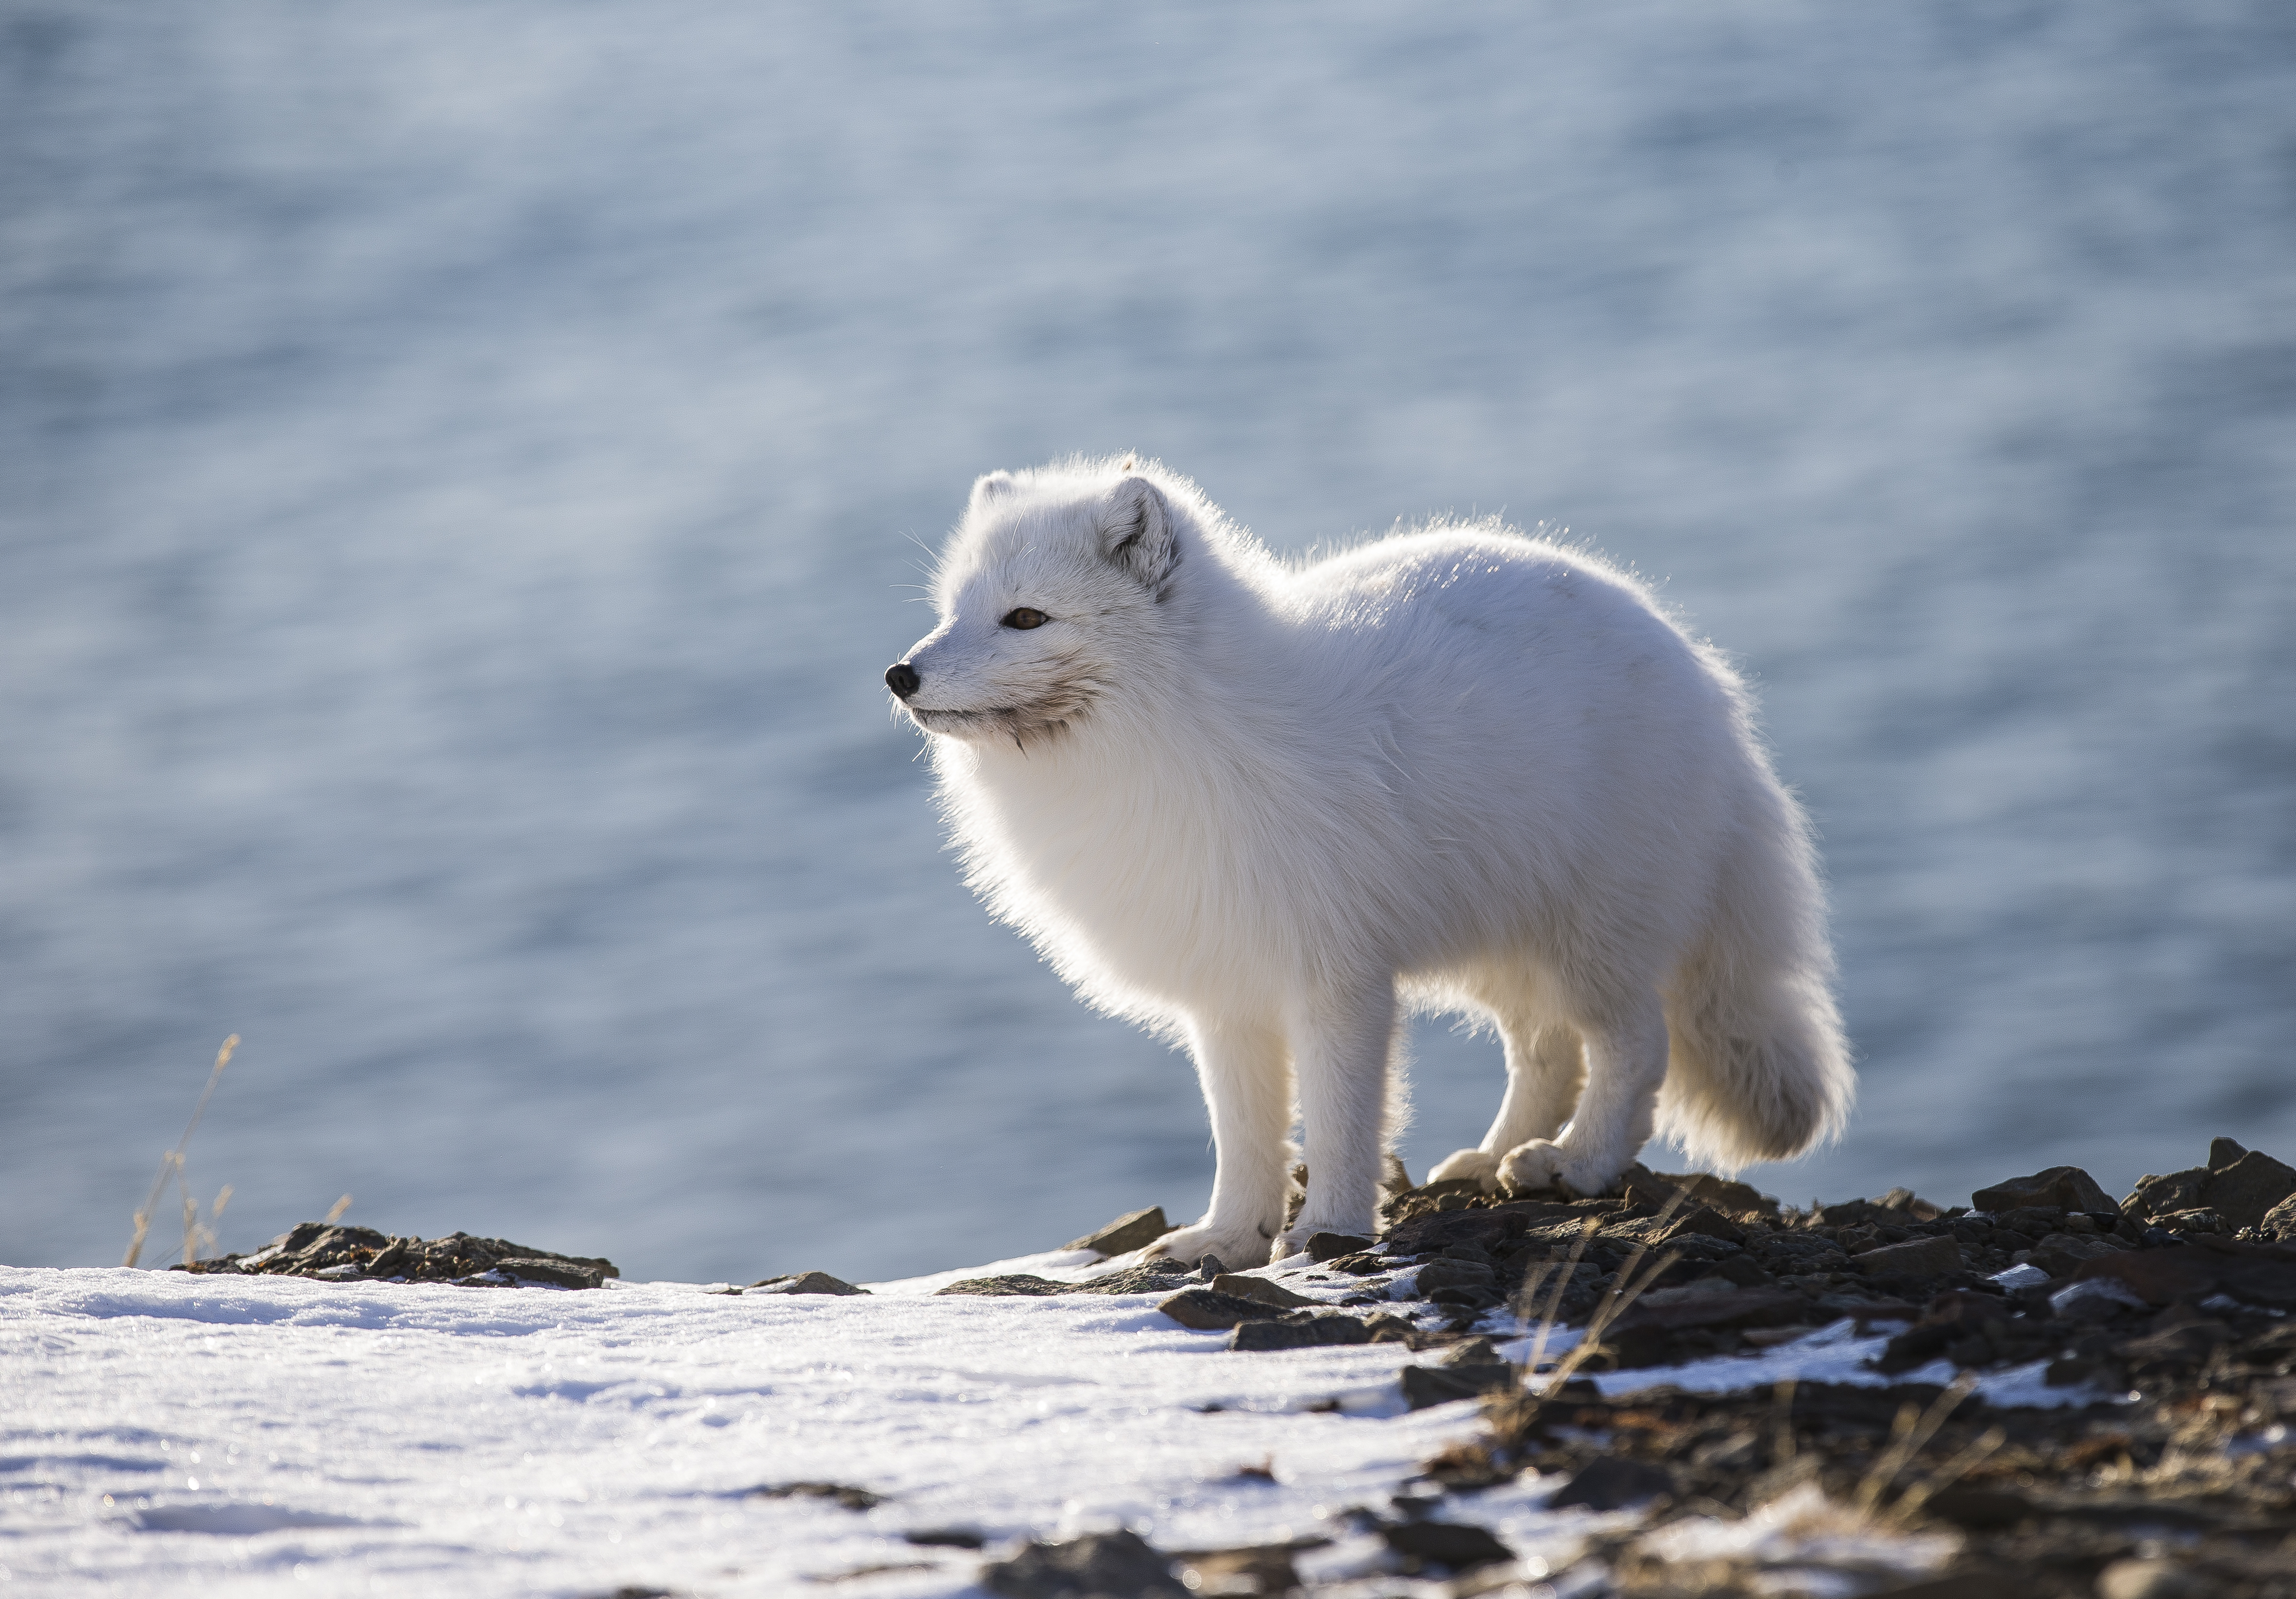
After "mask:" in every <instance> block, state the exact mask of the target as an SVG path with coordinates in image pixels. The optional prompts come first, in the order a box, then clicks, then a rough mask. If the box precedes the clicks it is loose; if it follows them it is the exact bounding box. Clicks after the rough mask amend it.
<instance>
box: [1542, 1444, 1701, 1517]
mask: <svg viewBox="0 0 2296 1599" xmlns="http://www.w3.org/2000/svg"><path fill="white" fill-rule="evenodd" d="M1674 1492H1675V1483H1674V1473H1673V1472H1671V1471H1668V1470H1667V1469H1666V1468H1665V1467H1664V1466H1662V1465H1660V1464H1658V1463H1656V1462H1653V1461H1646V1460H1630V1459H1628V1458H1627V1457H1626V1456H1624V1455H1605V1456H1603V1458H1602V1459H1600V1460H1597V1461H1595V1462H1593V1463H1590V1464H1587V1465H1585V1466H1582V1467H1580V1468H1579V1471H1577V1472H1576V1473H1574V1474H1573V1475H1572V1477H1571V1479H1570V1481H1568V1482H1566V1483H1564V1484H1563V1485H1562V1490H1561V1491H1560V1492H1558V1493H1557V1494H1556V1495H1555V1496H1554V1497H1553V1498H1552V1499H1549V1500H1548V1501H1547V1502H1546V1507H1547V1508H1548V1509H1549V1510H1568V1509H1569V1508H1570V1506H1572V1505H1574V1504H1583V1505H1585V1506H1586V1507H1587V1509H1589V1510H1624V1509H1626V1508H1627V1507H1628V1505H1631V1504H1644V1503H1646V1502H1648V1501H1650V1500H1652V1499H1655V1498H1658V1497H1660V1496H1661V1495H1663V1496H1668V1497H1669V1498H1670V1497H1672V1496H1673V1495H1674Z"/></svg>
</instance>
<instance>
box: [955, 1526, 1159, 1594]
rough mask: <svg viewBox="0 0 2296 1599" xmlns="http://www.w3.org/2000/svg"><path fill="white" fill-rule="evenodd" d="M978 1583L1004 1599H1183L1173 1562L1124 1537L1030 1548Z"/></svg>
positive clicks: (1130, 1535) (996, 1565)
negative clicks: (1087, 1598) (1088, 1598)
mask: <svg viewBox="0 0 2296 1599" xmlns="http://www.w3.org/2000/svg"><path fill="white" fill-rule="evenodd" d="M978 1581H979V1582H980V1586H981V1587H984V1588H987V1589H988V1591H989V1592H990V1593H992V1594H1001V1595H1004V1599H1069V1596H1070V1595H1077V1596H1078V1599H1083V1596H1084V1595H1106V1596H1107V1599H1188V1590H1187V1589H1186V1588H1185V1587H1182V1586H1181V1583H1180V1579H1179V1578H1177V1577H1175V1576H1173V1575H1172V1562H1170V1561H1169V1560H1168V1559H1166V1558H1165V1557H1164V1556H1163V1555H1161V1554H1157V1553H1156V1551H1155V1550H1153V1549H1152V1548H1150V1547H1149V1546H1148V1544H1147V1542H1146V1540H1144V1538H1142V1537H1141V1536H1140V1535H1139V1534H1138V1533H1136V1532H1097V1533H1093V1534H1090V1535H1088V1536H1087V1537H1080V1538H1070V1539H1069V1540H1067V1541H1066V1542H1063V1543H1057V1544H1029V1545H1027V1546H1025V1547H1024V1548H1022V1549H1021V1552H1020V1553H1019V1554H1015V1555H1013V1557H1012V1558H1011V1559H1010V1560H998V1561H991V1562H988V1564H987V1565H985V1566H983V1567H981V1568H980V1577H979V1578H978Z"/></svg>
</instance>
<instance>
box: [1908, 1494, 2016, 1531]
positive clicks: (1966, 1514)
mask: <svg viewBox="0 0 2296 1599" xmlns="http://www.w3.org/2000/svg"><path fill="white" fill-rule="evenodd" d="M1923 1508H1924V1509H1926V1510H1927V1511H1928V1512H1930V1514H1931V1515H1933V1516H1936V1517H1938V1518H1939V1520H1940V1521H1951V1522H1952V1523H1953V1524H1954V1525H1955V1526H1956V1527H1966V1528H1968V1529H1971V1530H1972V1531H1974V1532H1999V1531H2002V1530H2004V1529H2007V1528H2011V1527H2014V1526H2016V1525H2017V1524H2018V1523H2019V1522H2020V1521H2026V1520H2028V1519H2029V1518H2030V1517H2031V1515H2032V1513H2033V1506H2032V1504H2030V1502H2029V1501H2028V1500H2027V1499H2026V1498H2025V1496H2023V1495H2022V1494H2018V1493H2013V1492H2012V1491H2010V1490H2009V1489H2007V1488H1945V1489H1942V1490H1941V1491H1939V1492H1938V1493H1935V1494H1932V1495H1931V1496H1930V1499H1929V1502H1928V1504H1926V1505H1925V1506H1924V1507H1923Z"/></svg>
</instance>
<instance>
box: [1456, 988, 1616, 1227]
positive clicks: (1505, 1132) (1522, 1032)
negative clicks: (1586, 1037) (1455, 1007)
mask: <svg viewBox="0 0 2296 1599" xmlns="http://www.w3.org/2000/svg"><path fill="white" fill-rule="evenodd" d="M1499 1031H1500V1034H1501V1035H1502V1036H1503V1037H1504V1038H1505V1041H1506V1074H1507V1085H1506V1095H1505V1098H1504V1099H1502V1100H1500V1101H1499V1113H1498V1116H1497V1117H1496V1118H1495V1119H1494V1120H1493V1121H1492V1123H1491V1128H1490V1131H1489V1132H1488V1133H1484V1134H1483V1142H1481V1143H1480V1144H1479V1145H1477V1146H1476V1147H1475V1148H1473V1149H1472V1150H1459V1151H1457V1152H1456V1154H1453V1155H1450V1156H1447V1157H1446V1158H1444V1159H1443V1160H1442V1161H1440V1162H1439V1163H1438V1164H1437V1166H1436V1167H1435V1169H1434V1170H1433V1171H1431V1172H1430V1173H1428V1174H1427V1180H1428V1181H1429V1182H1430V1183H1447V1182H1451V1181H1454V1180H1456V1179H1458V1178H1463V1177H1472V1178H1473V1179H1474V1180H1475V1181H1476V1182H1478V1183H1481V1184H1482V1187H1483V1191H1484V1192H1485V1193H1490V1192H1493V1191H1496V1190H1497V1187H1498V1185H1499V1183H1498V1177H1499V1163H1500V1162H1501V1161H1502V1160H1504V1159H1505V1158H1506V1156H1507V1153H1508V1151H1510V1150H1514V1149H1516V1148H1517V1147H1519V1146H1521V1145H1522V1144H1526V1143H1529V1142H1532V1141H1533V1140H1536V1139H1546V1140H1549V1141H1552V1140H1553V1139H1554V1136H1555V1135H1556V1134H1557V1133H1561V1132H1562V1128H1563V1125H1564V1124H1565V1123H1567V1122H1569V1121H1570V1115H1571V1112H1572V1111H1573V1110H1574V1109H1577V1107H1578V1103H1579V1092H1580V1090H1581V1089H1582V1087H1583V1086H1584V1085H1585V1084H1586V1081H1587V1064H1586V1051H1585V1049H1584V1047H1583V1046H1582V1044H1581V1043H1580V1042H1579V1031H1578V1029H1577V1028H1575V1027H1572V1026H1570V1025H1568V1024H1567V1023H1563V1022H1556V1021H1549V1020H1534V1019H1531V1018H1527V1017H1522V1016H1520V1015H1516V1016H1505V1015H1503V1016H1501V1018H1499Z"/></svg>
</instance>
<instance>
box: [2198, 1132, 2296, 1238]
mask: <svg viewBox="0 0 2296 1599" xmlns="http://www.w3.org/2000/svg"><path fill="white" fill-rule="evenodd" d="M2217 1142H2219V1143H2231V1142H2232V1141H2231V1140H2230V1139H2219V1140H2218V1141H2217ZM2237 1147H2238V1146H2237V1145H2235V1148H2237ZM2291 1194H2296V1171H2291V1170H2290V1169H2289V1168H2288V1167H2286V1166H2283V1165H2281V1164H2280V1162H2278V1161H2277V1160H2275V1159H2274V1158H2272V1157H2271V1156H2269V1155H2267V1154H2265V1153H2264V1152H2263V1151H2262V1150H2250V1151H2249V1152H2248V1153H2246V1154H2244V1155H2243V1156H2241V1158H2239V1159H2237V1160H2235V1161H2234V1162H2233V1163H2232V1164H2231V1165H2230V1166H2224V1167H2222V1168H2221V1169H2219V1170H2218V1172H2217V1174H2216V1176H2215V1178H2214V1180H2213V1181H2211V1182H2210V1183H2209V1197H2208V1207H2209V1208H2210V1210H2213V1211H2215V1212H2216V1213H2217V1214H2218V1216H2222V1217H2224V1219H2225V1220H2226V1222H2228V1223H2230V1224H2232V1225H2233V1226H2235V1227H2255V1226H2260V1225H2262V1224H2263V1222H2264V1218H2265V1217H2266V1216H2269V1215H2270V1214H2271V1213H2272V1209H2273V1207H2275V1206H2276V1205H2278V1204H2279V1203H2280V1202H2281V1201H2282V1200H2283V1199H2287V1198H2288V1197H2289V1196H2290V1195H2291Z"/></svg>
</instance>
